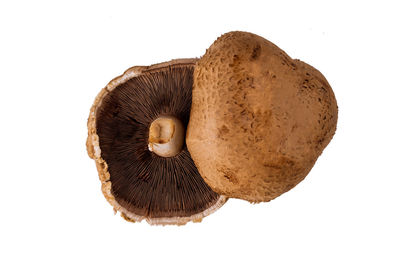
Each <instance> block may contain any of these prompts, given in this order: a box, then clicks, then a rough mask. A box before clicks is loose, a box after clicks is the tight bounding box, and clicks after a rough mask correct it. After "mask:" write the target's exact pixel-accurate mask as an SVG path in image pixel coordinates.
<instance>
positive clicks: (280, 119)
mask: <svg viewBox="0 0 400 267" xmlns="http://www.w3.org/2000/svg"><path fill="white" fill-rule="evenodd" d="M337 112H338V110H337V104H336V100H335V96H334V93H333V91H332V89H331V87H330V86H329V83H328V82H327V80H326V79H325V78H324V76H323V75H322V74H321V73H320V72H319V71H318V70H316V69H315V68H313V67H311V66H310V65H308V64H306V63H304V62H302V61H300V60H293V59H291V58H290V57H289V56H288V55H287V54H286V53H285V52H284V51H282V50H281V49H280V48H278V47H277V46H276V45H274V44H273V43H271V42H269V41H267V40H266V39H264V38H262V37H260V36H257V35H255V34H251V33H247V32H229V33H226V34H224V35H222V36H221V37H220V38H218V39H217V40H216V41H215V42H214V44H212V45H211V47H210V48H209V49H208V50H207V51H206V53H205V55H204V56H203V57H202V58H201V59H200V60H199V61H198V62H197V63H196V67H195V71H194V85H193V98H192V107H191V114H190V121H189V125H188V129H187V138H186V142H187V146H188V148H189V151H190V154H191V155H192V158H193V160H194V162H195V164H196V166H197V168H198V170H199V172H200V174H201V175H202V177H203V178H204V180H205V181H206V182H207V184H208V185H210V187H211V188H212V189H213V190H214V191H216V192H217V193H219V194H221V195H226V196H228V197H232V198H240V199H245V200H248V201H250V202H261V201H270V200H271V199H274V198H276V197H278V196H279V195H281V194H282V193H284V192H286V191H288V190H290V189H291V188H293V187H294V186H295V185H297V184H298V183H299V182H300V181H302V180H303V179H304V177H305V176H306V175H307V174H308V172H309V171H310V170H311V168H312V167H313V165H314V163H315V162H316V160H317V158H318V157H319V155H320V154H321V153H322V151H323V149H324V148H325V147H326V146H327V145H328V143H329V142H330V140H331V139H332V137H333V135H334V133H335V130H336V124H337Z"/></svg>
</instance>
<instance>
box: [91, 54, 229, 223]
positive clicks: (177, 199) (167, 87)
mask: <svg viewBox="0 0 400 267" xmlns="http://www.w3.org/2000/svg"><path fill="white" fill-rule="evenodd" d="M195 62H196V59H180V60H172V61H170V62H164V63H160V64H156V65H152V66H149V67H143V66H138V67H132V68H130V69H128V70H127V71H126V72H125V73H124V74H123V75H121V76H119V77H117V78H115V79H113V80H112V81H111V82H110V83H109V84H108V85H107V86H106V87H105V88H104V89H103V90H101V92H100V93H99V94H98V96H97V97H96V99H95V101H94V104H93V106H92V108H91V110H90V115H89V119H88V139H87V151H88V154H89V156H90V157H91V158H93V159H94V160H95V162H96V166H97V170H98V173H99V177H100V180H101V183H102V191H103V194H104V196H105V198H106V199H107V201H108V202H109V203H110V204H111V205H112V206H113V207H114V210H115V211H119V212H120V213H121V216H122V217H123V218H125V219H126V220H128V221H141V220H143V219H146V220H147V221H148V222H149V223H150V224H162V225H165V224H178V225H181V224H185V223H187V222H189V221H195V222H196V221H201V219H202V218H203V217H204V216H207V215H209V214H211V213H212V212H214V211H215V210H217V209H218V208H220V207H221V206H222V205H223V204H224V203H225V201H226V200H227V198H226V197H225V196H220V195H218V194H217V193H215V192H214V191H212V189H211V188H210V187H209V186H208V185H207V184H206V183H205V182H204V180H203V179H202V177H201V176H200V174H199V172H198V171H197V169H196V166H195V164H194V163H193V161H192V159H191V156H190V154H189V152H188V150H187V147H186V144H185V142H184V137H185V128H186V126H187V123H188V120H189V113H190V106H191V98H192V83H193V69H194V64H195Z"/></svg>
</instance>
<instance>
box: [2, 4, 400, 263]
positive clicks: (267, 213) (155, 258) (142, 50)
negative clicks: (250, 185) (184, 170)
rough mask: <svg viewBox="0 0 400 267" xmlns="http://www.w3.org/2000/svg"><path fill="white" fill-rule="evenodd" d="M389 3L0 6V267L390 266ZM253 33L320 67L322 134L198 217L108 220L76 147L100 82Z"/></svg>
mask: <svg viewBox="0 0 400 267" xmlns="http://www.w3.org/2000/svg"><path fill="white" fill-rule="evenodd" d="M398 25H400V19H399V7H397V6H396V1H392V2H390V1H382V0H380V1H375V2H371V1H359V2H357V1H344V2H340V1H332V2H324V1H293V2H286V1H258V2H257V1H250V0H246V1H241V2H236V1H226V2H222V1H218V2H217V1H216V0H214V1H196V2H189V1H182V2H175V1H160V2H151V1H137V2H134V1H109V2H108V3H104V2H101V1H65V2H62V1H48V2H45V1H1V3H0V81H1V89H0V90H1V95H0V128H1V130H0V137H1V138H0V157H1V158H0V159H1V161H0V162H1V163H0V167H1V168H0V170H1V172H0V178H1V192H0V202H1V213H0V216H1V219H0V246H1V247H0V266H400V255H399V254H400V230H399V228H400V192H399V191H400V174H399V168H398V166H399V164H400V156H399V151H400V142H399V139H400V128H399V124H400V119H399V117H400V109H399V101H400V93H399V92H400V85H399V76H400V64H399V62H400V56H399V47H400V41H399V26H398ZM231 30H244V31H250V32H253V33H256V34H258V35H261V36H263V37H265V38H267V39H269V40H270V41H272V42H274V43H275V44H277V45H278V46H280V47H281V48H282V49H283V50H285V51H286V52H287V53H288V54H289V55H290V56H291V57H293V58H300V59H302V60H304V61H306V62H308V63H309V64H311V65H313V66H315V67H316V68H317V69H319V70H320V71H321V72H322V73H323V74H324V75H325V76H326V78H327V79H328V81H329V82H330V84H331V86H332V88H333V89H334V92H335V94H336V98H337V101H338V105H339V122H338V128H337V133H336V135H335V137H334V139H333V140H332V142H331V143H330V144H329V146H328V147H327V149H326V150H325V151H324V153H323V155H322V156H321V157H320V158H319V160H318V162H317V164H316V165H315V167H314V168H313V170H312V171H311V173H310V174H309V175H308V176H307V178H306V179H305V180H304V181H303V182H302V183H300V184H299V185H298V186H297V187H296V188H294V189H293V190H291V191H290V192H288V193H286V194H284V195H282V196H281V197H279V198H277V199H276V200H273V201H272V202H269V203H263V204H258V205H252V204H249V203H247V202H245V201H240V200H234V199H231V200H229V201H228V202H227V203H226V205H225V206H224V207H222V208H221V209H220V210H219V211H218V212H216V213H214V214H213V215H210V216H209V217H207V218H205V219H204V220H203V222H202V223H197V224H193V223H189V224H187V225H186V226H183V227H177V226H166V227H155V226H150V225H148V224H147V223H145V222H142V223H136V224H132V223H128V222H125V221H124V220H123V219H122V218H121V217H120V216H118V215H117V216H114V215H113V211H112V208H111V206H110V205H109V204H108V203H107V202H106V200H105V199H104V197H103V196H102V194H101V191H100V182H99V180H98V176H97V171H96V168H95V165H94V162H93V161H92V160H91V159H89V157H88V156H87V154H86V148H85V139H86V135H87V129H86V120H87V116H88V114H89V108H90V106H91V104H92V102H93V100H94V98H95V96H96V94H97V93H98V92H99V90H100V89H101V88H102V87H103V86H105V85H106V84H107V83H108V81H109V80H111V79H112V78H114V77H115V76H117V75H120V74H121V73H122V72H123V71H124V70H125V69H127V68H128V67H131V66H133V65H148V64H153V63H158V62H162V61H167V60H170V59H174V58H185V57H199V56H201V55H202V54H203V53H204V52H205V50H206V48H208V47H209V46H210V45H211V43H212V42H213V41H214V40H215V39H216V38H217V37H218V36H220V35H221V34H222V33H224V32H228V31H231Z"/></svg>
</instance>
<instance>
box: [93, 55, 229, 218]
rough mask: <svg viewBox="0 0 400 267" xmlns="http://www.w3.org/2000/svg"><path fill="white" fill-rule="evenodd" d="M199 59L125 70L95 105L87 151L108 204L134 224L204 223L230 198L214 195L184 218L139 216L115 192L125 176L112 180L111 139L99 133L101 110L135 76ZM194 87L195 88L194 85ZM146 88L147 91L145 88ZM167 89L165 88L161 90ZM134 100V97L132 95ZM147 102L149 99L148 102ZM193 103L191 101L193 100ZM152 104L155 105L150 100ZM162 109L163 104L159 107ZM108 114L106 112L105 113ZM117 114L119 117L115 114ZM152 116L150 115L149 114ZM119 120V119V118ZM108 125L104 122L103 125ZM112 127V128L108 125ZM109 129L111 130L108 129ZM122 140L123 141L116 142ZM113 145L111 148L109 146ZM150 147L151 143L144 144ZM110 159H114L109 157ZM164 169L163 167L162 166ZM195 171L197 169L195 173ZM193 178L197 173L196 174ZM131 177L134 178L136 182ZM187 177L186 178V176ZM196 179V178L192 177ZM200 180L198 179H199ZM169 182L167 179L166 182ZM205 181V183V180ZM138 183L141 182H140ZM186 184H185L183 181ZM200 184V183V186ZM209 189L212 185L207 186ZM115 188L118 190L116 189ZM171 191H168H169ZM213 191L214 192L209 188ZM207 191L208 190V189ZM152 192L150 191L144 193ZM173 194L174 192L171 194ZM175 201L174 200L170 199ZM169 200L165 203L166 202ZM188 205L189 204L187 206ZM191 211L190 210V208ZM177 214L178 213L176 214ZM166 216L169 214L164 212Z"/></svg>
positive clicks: (109, 84) (143, 214)
mask: <svg viewBox="0 0 400 267" xmlns="http://www.w3.org/2000/svg"><path fill="white" fill-rule="evenodd" d="M196 60H197V59H178V60H172V61H169V62H164V63H160V64H156V65H152V66H136V67H132V68H130V69H128V70H127V71H125V73H124V74H123V75H121V76H119V77H117V78H115V79H113V80H112V81H111V82H109V83H108V84H107V86H106V87H105V88H104V89H102V90H101V91H100V93H99V94H98V95H97V97H96V99H95V101H94V104H93V106H92V108H91V110H90V115H89V119H88V138H87V142H86V147H87V152H88V154H89V156H90V157H91V158H92V159H94V160H95V162H96V167H97V170H98V173H99V177H100V181H101V185H102V192H103V194H104V196H105V198H106V199H107V201H108V202H109V203H110V204H111V205H112V206H113V207H114V210H115V211H119V212H120V213H121V216H122V217H123V218H124V219H125V220H127V221H130V222H135V221H141V220H143V219H146V220H147V221H148V223H150V224H161V225H165V224H177V225H183V224H186V223H187V222H189V221H193V222H199V221H201V220H202V218H203V217H205V216H207V215H209V214H211V213H213V212H214V211H215V210H217V209H218V208H220V207H221V206H222V205H223V204H224V203H225V201H226V200H227V198H226V197H225V196H218V195H217V194H215V193H213V194H215V195H216V198H215V199H213V200H212V202H211V203H210V205H207V206H205V207H204V208H203V209H199V210H198V211H197V212H192V211H190V210H189V211H188V213H187V215H180V216H173V215H172V216H168V215H162V216H153V215H151V214H150V215H149V214H145V213H143V212H142V213H141V214H139V213H138V212H134V211H133V209H132V204H129V203H128V204H127V203H126V201H125V200H122V199H120V198H118V197H117V196H116V195H115V193H114V190H113V185H114V184H115V183H113V177H114V181H115V176H121V175H120V174H119V173H114V176H113V177H111V174H110V173H112V172H111V169H112V168H111V167H110V166H109V162H107V161H106V158H105V156H104V151H102V149H103V150H104V145H105V144H106V143H110V142H109V141H110V140H104V144H103V146H102V141H101V138H100V137H99V136H100V135H101V134H100V133H99V132H100V131H99V130H102V131H104V130H103V129H98V119H99V117H101V114H100V113H101V111H102V109H104V106H105V105H108V104H109V103H105V102H107V101H106V100H107V97H108V96H109V95H112V94H113V92H114V91H115V90H118V88H120V86H121V85H123V84H125V83H128V82H129V80H131V79H134V78H135V77H139V76H140V75H144V74H154V73H159V72H160V71H165V70H168V69H169V70H172V68H180V67H185V66H194V64H195V62H196ZM190 86H191V85H190ZM141 89H143V88H141ZM160 90H163V89H160ZM176 90H182V88H176ZM132 97H133V98H134V96H132ZM145 101H147V100H145ZM189 101H190V99H189ZM148 102H151V100H150V99H149V100H148ZM157 106H159V105H157ZM103 113H104V110H103ZM114 115H115V114H114ZM149 116H150V115H149ZM116 119H117V118H116ZM103 124H104V122H103ZM107 127H108V126H107ZM108 128H109V127H108ZM116 141H120V140H116ZM108 146H109V145H108ZM144 146H145V147H147V144H145V145H144ZM108 149H109V148H108ZM141 153H148V154H149V153H150V154H151V152H149V151H147V152H146V151H142V152H141ZM183 153H184V156H182V155H181V158H183V157H185V158H184V159H185V160H186V161H188V156H187V155H188V152H187V151H186V152H183ZM109 157H110V156H109ZM152 157H153V160H156V159H155V158H154V157H158V156H156V155H150V156H149V155H148V156H147V159H148V160H151V159H152ZM172 161H173V160H172V159H168V162H169V164H170V165H169V166H173V165H171V164H172ZM160 167H161V166H160ZM192 172H193V170H192ZM140 175H141V174H139V173H138V174H133V175H132V177H133V178H136V177H138V178H139V179H141V178H140ZM192 175H193V174H192ZM132 177H131V179H132ZM160 178H161V180H163V178H164V177H160ZM183 178H184V177H183ZM192 178H193V177H192ZM195 178H196V177H195ZM198 178H200V179H201V177H200V176H199V175H198ZM166 181H167V180H164V182H166ZM201 181H202V180H201ZM136 182H137V181H136ZM181 183H182V184H183V182H181ZM197 185H198V184H197ZM207 187H208V186H207ZM114 189H115V188H114ZM166 190H167V189H166ZM202 190H205V188H202ZM208 190H210V191H211V189H208ZM192 191H193V192H195V191H196V189H192ZM205 191H207V190H205ZM144 193H148V194H149V192H144ZM170 194H171V195H172V192H170ZM209 195H210V194H208V197H209ZM194 199H195V198H194ZM170 201H171V200H170ZM150 202H151V200H149V205H150ZM167 202H168V201H167V200H165V203H167ZM182 205H183V206H185V203H182ZM187 206H188V205H187ZM186 208H187V207H186ZM174 212H175V213H177V212H176V211H174ZM163 214H165V211H164V213H163Z"/></svg>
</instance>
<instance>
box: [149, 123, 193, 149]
mask: <svg viewBox="0 0 400 267" xmlns="http://www.w3.org/2000/svg"><path fill="white" fill-rule="evenodd" d="M184 134H185V129H184V128H183V125H182V123H181V121H180V120H178V119H177V118H175V117H172V116H160V117H158V118H157V119H156V120H154V121H153V122H152V123H151V125H150V129H149V145H148V147H149V150H150V151H152V152H153V153H156V154H157V155H159V156H161V157H173V156H175V155H177V154H178V153H179V152H181V150H182V146H183V140H184V136H185V135H184Z"/></svg>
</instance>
